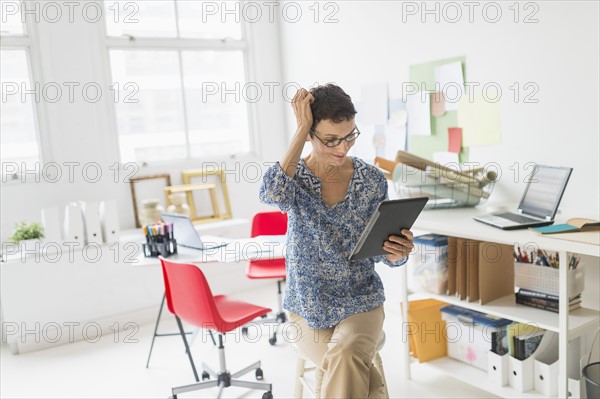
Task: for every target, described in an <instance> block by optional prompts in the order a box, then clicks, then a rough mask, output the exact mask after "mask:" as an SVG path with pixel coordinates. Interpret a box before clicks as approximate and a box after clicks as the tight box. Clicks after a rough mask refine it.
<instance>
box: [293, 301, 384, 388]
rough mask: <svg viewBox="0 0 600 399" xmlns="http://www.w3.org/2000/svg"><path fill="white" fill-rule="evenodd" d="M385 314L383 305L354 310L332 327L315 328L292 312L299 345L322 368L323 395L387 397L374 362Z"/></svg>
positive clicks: (381, 378)
mask: <svg viewBox="0 0 600 399" xmlns="http://www.w3.org/2000/svg"><path fill="white" fill-rule="evenodd" d="M384 318H385V315H384V313H383V306H380V307H378V308H375V309H373V310H371V311H369V312H364V313H357V314H354V315H352V316H350V317H348V318H346V319H344V320H342V321H341V322H339V324H337V325H336V326H335V327H333V328H327V329H316V328H311V327H309V326H308V324H307V322H306V320H304V318H302V317H301V316H298V315H297V314H294V313H290V323H296V326H295V329H296V330H297V331H298V333H299V336H298V338H297V342H296V345H297V346H298V347H299V348H300V349H301V350H302V352H304V353H305V354H306V356H308V358H309V359H310V360H311V361H312V362H313V363H314V364H316V365H317V366H319V367H321V368H322V369H323V373H324V375H323V385H322V387H321V397H322V398H327V399H329V398H386V397H387V395H386V389H385V387H384V382H383V381H384V380H383V377H382V376H381V373H380V372H379V370H377V368H375V366H374V365H373V356H374V355H375V349H376V347H377V343H378V341H379V337H380V335H381V331H382V329H383V319H384ZM294 341H296V339H295V340H294ZM382 372H383V371H382Z"/></svg>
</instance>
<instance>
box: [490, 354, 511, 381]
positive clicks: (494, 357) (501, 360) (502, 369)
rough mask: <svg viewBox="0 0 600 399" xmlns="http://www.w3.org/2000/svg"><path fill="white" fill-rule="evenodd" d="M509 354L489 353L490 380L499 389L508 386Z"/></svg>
mask: <svg viewBox="0 0 600 399" xmlns="http://www.w3.org/2000/svg"><path fill="white" fill-rule="evenodd" d="M509 356H510V355H509V354H508V353H507V354H505V355H499V354H497V353H494V352H492V351H489V352H488V378H489V379H490V381H491V382H492V383H493V384H494V385H495V386H499V387H503V386H506V385H508V358H509Z"/></svg>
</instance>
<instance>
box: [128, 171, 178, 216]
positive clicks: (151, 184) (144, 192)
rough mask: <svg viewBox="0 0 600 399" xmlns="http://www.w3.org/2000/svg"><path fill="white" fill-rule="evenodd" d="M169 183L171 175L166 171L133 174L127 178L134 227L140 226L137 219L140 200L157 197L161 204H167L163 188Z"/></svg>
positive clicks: (140, 204)
mask: <svg viewBox="0 0 600 399" xmlns="http://www.w3.org/2000/svg"><path fill="white" fill-rule="evenodd" d="M170 185H171V175H170V174H168V173H162V174H156V175H148V176H133V177H131V178H130V179H129V188H130V189H131V201H132V203H133V214H134V217H135V227H142V225H141V224H140V219H139V215H138V213H139V210H140V209H141V206H142V201H143V200H146V199H158V200H159V201H163V203H162V205H163V206H164V207H165V209H166V206H167V198H166V196H165V191H164V188H165V187H168V186H170Z"/></svg>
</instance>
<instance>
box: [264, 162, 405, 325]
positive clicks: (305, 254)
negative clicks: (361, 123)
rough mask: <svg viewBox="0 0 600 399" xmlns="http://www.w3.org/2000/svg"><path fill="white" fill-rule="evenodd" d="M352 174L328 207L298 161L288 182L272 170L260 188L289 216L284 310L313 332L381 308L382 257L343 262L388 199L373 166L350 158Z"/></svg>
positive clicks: (317, 184) (382, 179)
mask: <svg viewBox="0 0 600 399" xmlns="http://www.w3.org/2000/svg"><path fill="white" fill-rule="evenodd" d="M352 160H353V164H354V173H353V175H352V178H351V180H350V183H349V185H348V192H347V193H346V197H345V199H344V200H343V201H341V202H339V203H337V204H335V205H334V206H333V207H330V206H328V205H327V204H326V203H325V201H323V199H322V197H321V181H320V180H319V179H318V178H317V177H316V176H314V175H313V174H312V173H311V171H310V170H309V169H308V167H307V165H306V163H305V162H304V160H302V159H301V160H300V162H299V163H298V168H297V169H296V175H295V177H294V178H291V177H289V176H288V175H286V174H285V172H283V170H282V169H281V166H280V165H279V163H277V164H275V165H273V166H271V167H270V168H269V169H268V170H267V171H266V172H265V175H264V177H263V182H262V186H261V188H260V199H261V201H262V202H264V203H267V204H271V205H276V206H278V207H279V208H280V209H281V210H282V211H283V212H287V213H288V243H287V250H286V266H287V284H286V289H285V299H284V302H283V306H284V308H285V309H286V310H288V311H290V312H293V313H296V314H298V315H300V316H302V317H303V318H304V319H306V321H307V322H308V325H309V326H311V327H313V328H330V327H333V326H335V325H336V324H338V323H339V322H340V321H342V320H343V319H345V318H347V317H349V316H351V315H353V314H356V313H360V312H367V311H369V310H372V309H374V308H376V307H378V306H380V305H382V304H383V302H384V300H385V296H384V293H383V284H382V283H381V279H380V278H379V275H378V274H377V272H376V271H375V262H382V261H383V262H385V263H386V264H387V265H389V266H400V265H402V264H404V263H405V262H406V260H407V259H406V258H404V259H401V260H400V261H398V262H396V263H391V262H389V261H388V260H387V258H385V256H376V257H373V258H369V259H361V260H348V257H349V256H350V253H351V252H352V248H354V244H355V243H356V242H357V241H358V239H359V237H360V234H361V232H362V231H363V229H364V227H365V225H366V224H367V221H368V220H369V218H370V217H371V215H372V214H373V212H374V211H375V209H376V208H377V206H378V205H379V203H380V202H381V201H383V200H384V199H386V197H387V181H386V180H385V177H384V176H383V174H382V173H381V172H380V171H379V170H378V169H377V168H375V167H374V166H371V165H368V164H367V163H365V162H364V161H363V160H361V159H359V158H352Z"/></svg>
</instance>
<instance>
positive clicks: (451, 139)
mask: <svg viewBox="0 0 600 399" xmlns="http://www.w3.org/2000/svg"><path fill="white" fill-rule="evenodd" d="M461 148H462V129H461V128H460V127H449V128H448V151H449V152H455V153H457V154H458V153H460V149H461Z"/></svg>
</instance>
